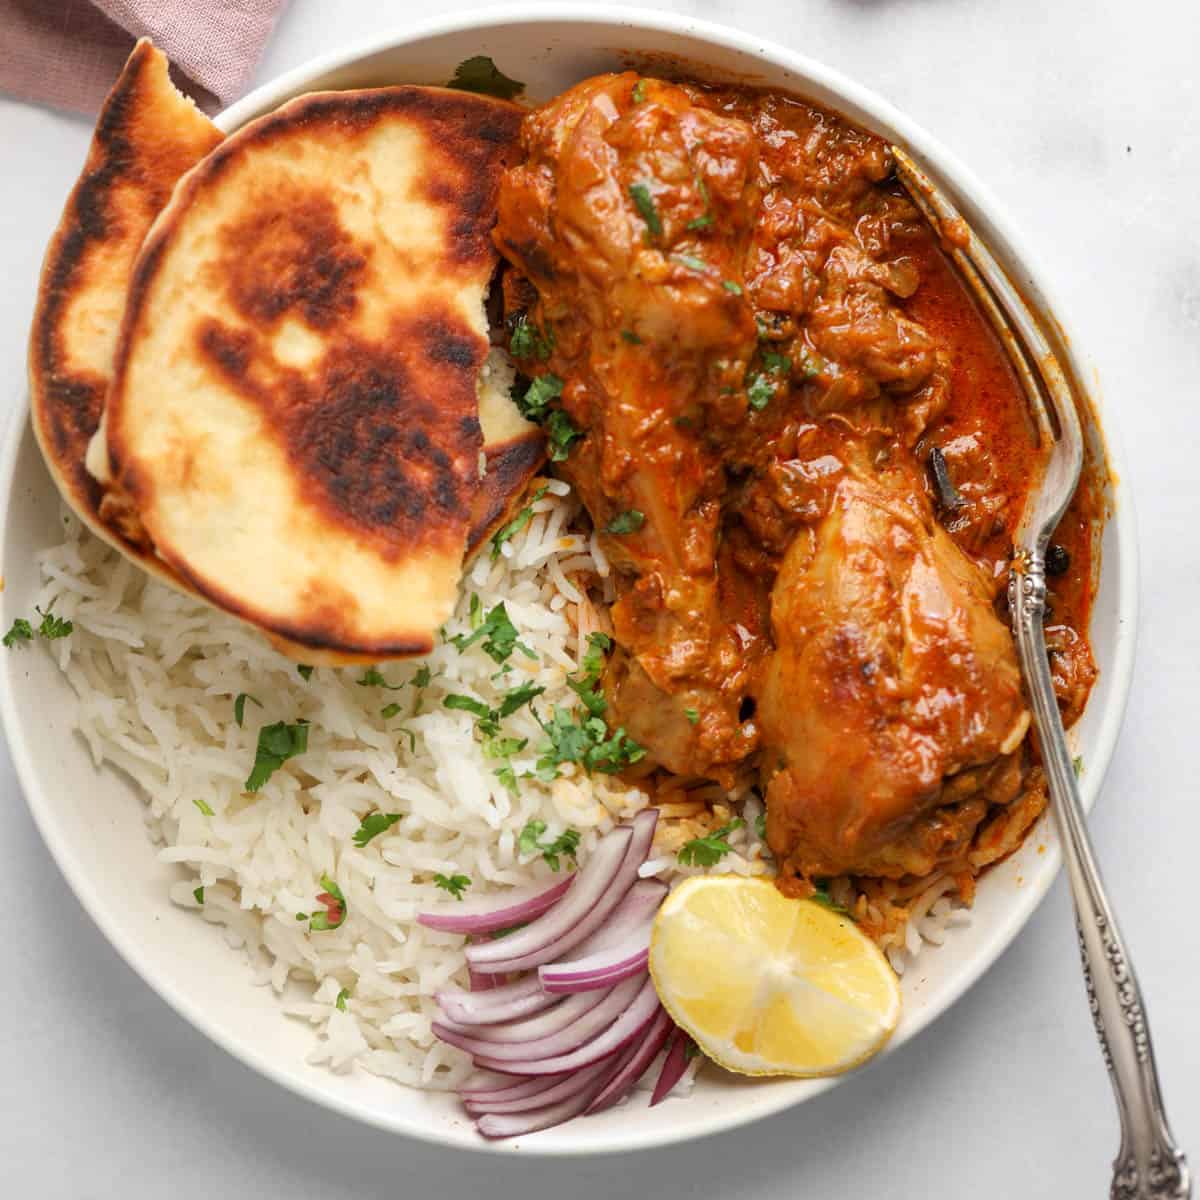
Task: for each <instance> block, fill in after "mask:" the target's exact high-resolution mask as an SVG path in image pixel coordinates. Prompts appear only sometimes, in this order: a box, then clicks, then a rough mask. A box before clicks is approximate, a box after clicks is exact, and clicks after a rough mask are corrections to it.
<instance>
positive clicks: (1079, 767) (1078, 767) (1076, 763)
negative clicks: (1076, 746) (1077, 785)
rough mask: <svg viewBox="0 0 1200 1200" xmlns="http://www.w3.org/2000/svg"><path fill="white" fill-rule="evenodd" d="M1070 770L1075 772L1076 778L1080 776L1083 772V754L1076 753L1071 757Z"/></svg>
mask: <svg viewBox="0 0 1200 1200" xmlns="http://www.w3.org/2000/svg"><path fill="white" fill-rule="evenodd" d="M1071 770H1072V771H1074V772H1075V778H1076V779H1078V778H1079V777H1080V775H1082V774H1083V756H1082V755H1080V754H1077V755H1075V757H1074V758H1073V759H1071Z"/></svg>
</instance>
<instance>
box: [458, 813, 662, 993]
mask: <svg viewBox="0 0 1200 1200" xmlns="http://www.w3.org/2000/svg"><path fill="white" fill-rule="evenodd" d="M657 822H658V810H657V809H655V808H646V809H643V810H642V811H641V812H640V813H638V815H637V816H636V817H634V818H633V827H632V829H628V828H627V827H625V826H623V825H622V826H618V827H617V828H616V829H614V830H613V831H612V833H610V834H609V835H608V836H607V837H605V838H602V839H601V841H600V842H599V843H598V844H597V846H596V849H595V850H594V851H593V852H592V857H591V859H589V860H588V863H587V865H586V866H585V867H584V868H583V870H582V871H580V873H579V876H578V877H577V886H576V887H575V888H573V889H572V893H571V895H570V896H569V897H567V898H566V899H565V900H564V901H563V902H562V903H561V904H559V905H557V906H556V907H555V909H554V910H553V911H552V912H550V913H548V914H547V915H546V916H545V917H543V918H542V920H541V921H539V922H535V925H538V924H542V922H546V921H549V920H550V918H551V917H553V916H555V915H556V914H558V913H559V912H562V911H565V910H568V909H570V910H571V918H572V919H571V920H570V921H569V922H563V923H560V928H559V930H558V932H557V933H556V934H555V936H554V938H553V940H550V941H546V940H539V939H534V940H533V941H531V942H530V943H528V944H527V946H526V947H519V946H517V945H516V944H515V943H516V940H517V938H519V937H520V936H521V934H524V933H528V932H529V931H530V930H531V929H533V928H534V925H530V926H527V927H526V928H525V929H523V930H521V933H520V934H517V935H515V936H514V937H513V938H511V939H510V938H505V939H503V940H502V941H500V942H492V943H491V944H489V945H487V946H468V947H467V962H468V963H469V964H470V965H471V966H473V967H475V968H476V969H483V970H488V971H523V970H525V969H527V968H528V967H536V966H539V965H540V964H542V963H547V962H553V961H554V960H555V959H556V958H558V957H559V956H560V955H562V954H565V953H566V952H567V951H568V950H570V949H571V948H572V947H574V946H578V945H579V944H580V943H581V942H583V941H584V939H585V938H587V937H588V936H589V935H590V934H591V933H592V932H593V931H594V930H596V929H597V928H599V927H600V926H601V925H602V924H603V923H604V921H605V920H606V919H607V918H608V916H609V914H610V913H611V912H612V911H613V909H615V908H616V907H617V905H618V904H620V902H621V901H622V900H623V899H624V898H625V894H626V893H627V892H628V891H629V889H630V888H631V887H632V886H633V884H634V882H635V881H636V880H637V873H638V868H639V867H640V866H641V865H642V863H644V862H645V861H646V854H647V853H648V852H649V850H650V843H651V842H652V841H653V840H654V826H655V825H656V824H657ZM619 833H626V834H628V838H627V840H626V841H625V842H624V846H625V848H626V850H625V854H624V855H623V857H622V859H621V861H620V863H619V864H618V865H617V867H616V869H615V871H613V870H612V868H611V864H610V863H608V862H607V860H606V866H607V867H608V869H609V870H610V872H611V874H610V876H609V879H608V884H607V887H605V888H602V889H600V891H599V892H598V894H597V895H596V897H595V899H594V900H590V901H589V903H588V905H587V907H582V906H580V907H575V906H574V904H573V902H574V898H575V893H576V892H581V891H582V885H583V875H584V872H586V871H587V870H588V868H589V867H591V865H592V863H594V862H595V861H596V859H597V858H598V857H599V855H600V852H601V851H602V850H605V849H607V847H608V846H609V845H610V844H614V851H615V849H616V845H615V844H616V842H617V834H619ZM546 932H549V926H547V928H546ZM505 949H507V951H508V953H509V955H510V957H506V958H499V956H498V954H497V953H493V951H497V952H498V951H500V950H505ZM484 963H486V964H487V965H486V966H484V965H483V964H484Z"/></svg>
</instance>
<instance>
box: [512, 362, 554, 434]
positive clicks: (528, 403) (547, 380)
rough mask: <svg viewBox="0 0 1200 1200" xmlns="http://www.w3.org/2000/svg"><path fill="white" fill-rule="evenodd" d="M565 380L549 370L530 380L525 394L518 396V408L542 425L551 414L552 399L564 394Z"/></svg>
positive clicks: (529, 419) (522, 414) (524, 414)
mask: <svg viewBox="0 0 1200 1200" xmlns="http://www.w3.org/2000/svg"><path fill="white" fill-rule="evenodd" d="M562 390H563V381H562V380H561V379H560V378H559V377H558V376H557V375H555V374H553V373H552V372H550V371H547V372H546V374H545V375H539V376H538V377H537V378H536V379H533V380H531V381H530V383H529V386H528V387H527V388H526V389H525V394H524V395H523V396H520V397H518V398H517V408H518V409H519V410H520V412H521V416H523V417H524V418H525V419H526V420H527V421H534V422H536V423H537V424H539V425H541V424H543V423H544V422H545V420H546V418H547V417H548V416H549V415H550V401H551V400H557V399H558V398H559V396H561V395H562Z"/></svg>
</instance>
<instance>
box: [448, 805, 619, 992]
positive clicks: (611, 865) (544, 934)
mask: <svg viewBox="0 0 1200 1200" xmlns="http://www.w3.org/2000/svg"><path fill="white" fill-rule="evenodd" d="M632 839H633V830H632V829H627V828H625V827H624V826H618V827H617V828H616V829H614V830H613V831H612V833H610V834H609V835H608V836H607V837H605V838H601V839H600V841H599V842H597V843H596V849H595V850H594V851H592V856H591V858H589V859H588V860H587V862H586V863H585V864H584V865H583V867H582V868H581V869H580V871H579V872H578V874H577V875H576V876H575V883H574V886H573V887H572V888H571V890H570V891H569V892H568V893H567V894H566V895H565V896H564V897H563V899H562V902H561V903H559V904H556V905H555V906H554V907H553V908H551V909H550V910H549V911H548V912H545V913H543V914H542V916H540V917H538V919H537V920H536V921H534V922H532V923H531V924H529V925H526V926H525V928H524V929H519V930H517V932H516V933H512V934H509V936H508V937H506V938H500V939H499V940H498V941H492V942H487V943H484V944H481V945H475V946H468V947H467V949H466V956H467V965H468V966H469V967H472V968H473V969H474V970H476V971H491V972H493V973H495V972H498V971H512V970H517V969H518V968H517V967H514V966H513V965H512V964H513V963H514V962H515V963H520V965H521V966H535V965H536V963H527V962H526V961H525V960H526V959H529V958H533V959H537V961H539V962H549V961H550V959H552V958H553V957H554V954H553V953H552V954H550V956H549V957H548V958H544V959H543V958H540V957H539V955H540V954H541V953H542V952H543V951H545V950H546V949H547V948H548V947H557V946H558V944H559V942H560V940H561V939H562V938H563V937H564V935H566V934H568V933H569V932H570V931H571V930H574V929H575V928H576V927H578V926H579V925H580V924H582V923H583V922H584V921H585V920H587V919H588V916H589V914H591V913H592V912H593V911H594V909H595V908H596V907H597V906H603V905H604V904H605V903H606V901H607V900H608V898H609V896H610V895H611V894H612V892H613V891H614V890H615V889H614V885H615V883H616V880H617V877H618V875H619V874H620V871H621V868H622V866H623V865H624V861H625V856H626V851H627V850H628V849H629V843H630V842H631V841H632ZM617 899H618V900H619V899H620V897H619V896H618V897H617ZM613 903H615V901H614V902H613ZM611 907H612V906H611V905H609V908H611Z"/></svg>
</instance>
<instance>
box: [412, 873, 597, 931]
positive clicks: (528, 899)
mask: <svg viewBox="0 0 1200 1200" xmlns="http://www.w3.org/2000/svg"><path fill="white" fill-rule="evenodd" d="M576 878H577V877H576V876H574V875H568V876H567V877H566V878H565V879H559V880H557V881H556V882H555V883H552V884H550V886H549V887H547V886H546V883H545V882H544V881H543V882H539V883H533V884H530V885H529V886H528V887H523V888H512V889H511V890H509V891H507V892H505V893H504V895H502V896H478V897H476V898H475V899H472V900H459V901H456V902H455V904H454V906H453V907H451V906H450V905H444V906H443V907H441V908H437V909H433V910H432V911H430V912H423V913H417V924H418V925H424V926H425V927H426V928H427V929H440V930H442V931H443V932H444V933H491V932H492V931H493V930H496V929H507V928H508V927H509V926H510V925H523V924H524V923H525V922H527V921H532V920H534V918H535V917H540V916H541V915H542V913H544V912H545V911H546V910H547V909H549V908H552V907H553V906H554V905H555V904H556V903H557V901H558V900H559V899H560V898H561V897H562V896H564V895H565V894H566V892H567V890H568V889H569V888H570V887H571V885H572V883H574V882H575V879H576Z"/></svg>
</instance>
